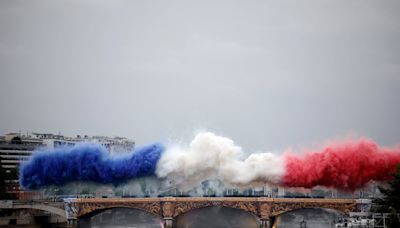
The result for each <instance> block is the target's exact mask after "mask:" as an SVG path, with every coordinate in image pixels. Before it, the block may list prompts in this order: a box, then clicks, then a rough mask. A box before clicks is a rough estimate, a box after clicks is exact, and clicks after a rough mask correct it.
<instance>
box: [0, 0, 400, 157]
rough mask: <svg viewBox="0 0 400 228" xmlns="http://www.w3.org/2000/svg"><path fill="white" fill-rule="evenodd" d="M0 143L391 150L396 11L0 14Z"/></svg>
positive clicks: (201, 8)
mask: <svg viewBox="0 0 400 228" xmlns="http://www.w3.org/2000/svg"><path fill="white" fill-rule="evenodd" d="M0 77H1V79H0V80H1V81H0V107H1V112H0V133H1V134H4V133H7V132H15V131H22V132H26V131H38V132H53V133H58V132H61V133H62V134H66V135H76V134H89V135H110V136H116V135H118V136H126V137H129V138H131V139H134V140H136V141H137V143H138V144H144V143H150V142H153V141H163V140H170V139H180V138H184V139H189V138H191V137H192V136H193V132H194V131H196V130H198V129H206V130H211V131H214V132H216V133H219V134H222V135H225V136H228V137H230V138H232V139H234V140H235V141H236V142H237V144H239V145H241V146H243V147H244V148H245V149H250V150H269V149H272V150H274V149H284V148H286V147H288V146H301V145H303V146H307V145H310V144H313V143H315V142H319V141H323V140H326V139H329V138H332V137H343V136H345V135H348V134H357V135H365V136H368V137H371V138H373V139H375V140H377V141H378V142H379V143H381V144H384V145H388V146H390V145H395V144H396V143H397V142H400V123H399V117H400V100H399V98H400V1H395V0H393V1H378V0H376V1H371V0H355V1H349V0H335V1H333V0H332V1H326V0H315V1H297V0H293V1H281V0H280V1H204V0H202V1H197V2H194V1H121V0H117V1H98V0H96V1H94V0H93V1H82V0H79V1H52V0H51V1H50V0H49V1H17V0H8V1H7V0H3V1H1V2H0Z"/></svg>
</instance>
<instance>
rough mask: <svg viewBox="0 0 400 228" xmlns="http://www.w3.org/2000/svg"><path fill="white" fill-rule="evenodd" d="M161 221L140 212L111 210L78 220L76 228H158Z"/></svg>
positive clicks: (134, 210) (160, 225) (128, 209)
mask: <svg viewBox="0 0 400 228" xmlns="http://www.w3.org/2000/svg"><path fill="white" fill-rule="evenodd" d="M162 223H163V220H162V219H161V218H159V217H158V216H155V215H152V214H150V213H147V212H145V211H142V210H138V209H131V208H112V209H108V210H104V211H101V212H100V213H98V214H95V215H93V216H91V217H89V216H87V217H84V218H80V219H79V220H78V228H123V227H135V228H145V227H146V228H147V227H148V228H160V227H162Z"/></svg>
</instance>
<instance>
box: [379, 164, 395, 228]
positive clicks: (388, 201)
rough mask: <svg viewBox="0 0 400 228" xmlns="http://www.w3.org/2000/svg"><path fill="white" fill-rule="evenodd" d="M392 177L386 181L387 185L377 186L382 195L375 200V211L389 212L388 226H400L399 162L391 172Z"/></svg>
mask: <svg viewBox="0 0 400 228" xmlns="http://www.w3.org/2000/svg"><path fill="white" fill-rule="evenodd" d="M393 176H394V178H393V179H392V180H390V181H389V182H388V187H386V188H383V187H379V190H380V191H381V192H382V194H383V195H384V197H383V198H382V199H377V200H376V207H375V210H374V211H375V212H381V213H390V218H389V224H388V225H389V226H388V227H400V219H399V212H400V164H399V165H397V171H396V173H394V174H393Z"/></svg>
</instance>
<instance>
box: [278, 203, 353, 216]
mask: <svg viewBox="0 0 400 228" xmlns="http://www.w3.org/2000/svg"><path fill="white" fill-rule="evenodd" d="M354 207H355V204H350V205H343V204H336V203H331V204H329V203H328V204H320V203H291V204H287V203H285V204H280V203H277V204H274V205H273V206H272V210H271V216H272V217H276V216H279V215H281V214H284V213H288V212H291V211H296V210H300V209H332V210H335V211H338V212H340V213H342V214H347V213H349V212H350V211H353V210H354Z"/></svg>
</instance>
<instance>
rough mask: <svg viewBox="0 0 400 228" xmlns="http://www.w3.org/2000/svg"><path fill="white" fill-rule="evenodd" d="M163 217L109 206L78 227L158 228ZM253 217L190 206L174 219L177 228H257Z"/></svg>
mask: <svg viewBox="0 0 400 228" xmlns="http://www.w3.org/2000/svg"><path fill="white" fill-rule="evenodd" d="M162 222H163V220H162V219H161V218H160V217H158V216H156V215H153V214H150V213H147V212H145V211H141V210H138V209H131V208H112V209H108V210H104V211H101V212H99V213H98V214H95V215H92V216H87V217H84V218H80V219H79V220H78V228H122V227H126V228H128V227H129V228H132V227H135V228H145V227H146V228H156V227H157V228H160V227H163V224H162ZM259 226H260V225H259V221H258V219H257V218H256V216H254V215H252V214H250V213H247V212H245V211H242V210H238V209H233V208H227V207H207V208H200V209H194V210H191V211H190V212H187V213H184V214H181V215H180V216H178V217H177V218H175V226H174V227H177V228H205V227H206V228H224V227H232V228H258V227H259Z"/></svg>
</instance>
